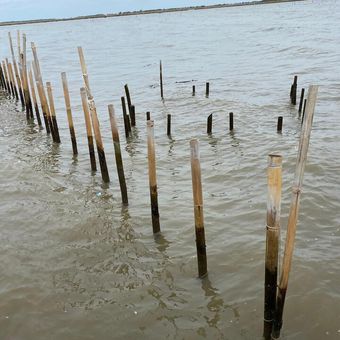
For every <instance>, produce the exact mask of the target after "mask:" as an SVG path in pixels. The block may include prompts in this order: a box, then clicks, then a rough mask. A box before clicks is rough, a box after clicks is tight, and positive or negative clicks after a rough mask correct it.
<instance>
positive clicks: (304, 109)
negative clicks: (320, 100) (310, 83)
mask: <svg viewBox="0 0 340 340" xmlns="http://www.w3.org/2000/svg"><path fill="white" fill-rule="evenodd" d="M306 104H307V99H305V100H304V102H303V112H302V118H301V125H302V124H303V121H304V119H305V111H306Z"/></svg>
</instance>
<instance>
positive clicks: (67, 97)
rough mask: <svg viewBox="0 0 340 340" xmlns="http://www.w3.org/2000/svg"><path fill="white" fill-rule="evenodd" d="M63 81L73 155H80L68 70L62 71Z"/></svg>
mask: <svg viewBox="0 0 340 340" xmlns="http://www.w3.org/2000/svg"><path fill="white" fill-rule="evenodd" d="M61 81H62V84H63V90H64V99H65V106H66V113H67V121H68V127H69V130H70V136H71V142H72V150H73V155H74V156H77V155H78V148H77V139H76V133H75V131H74V125H73V117H72V108H71V100H70V93H69V90H68V83H67V77H66V72H62V73H61Z"/></svg>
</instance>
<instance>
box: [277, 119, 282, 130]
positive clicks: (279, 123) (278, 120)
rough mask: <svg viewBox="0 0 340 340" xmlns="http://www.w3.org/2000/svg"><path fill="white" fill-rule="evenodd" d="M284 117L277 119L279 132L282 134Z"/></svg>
mask: <svg viewBox="0 0 340 340" xmlns="http://www.w3.org/2000/svg"><path fill="white" fill-rule="evenodd" d="M282 123H283V117H282V116H280V117H277V132H282Z"/></svg>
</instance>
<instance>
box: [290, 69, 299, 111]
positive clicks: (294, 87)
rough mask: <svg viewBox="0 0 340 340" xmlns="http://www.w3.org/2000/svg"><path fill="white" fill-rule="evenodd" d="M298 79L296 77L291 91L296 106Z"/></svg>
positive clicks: (292, 100)
mask: <svg viewBox="0 0 340 340" xmlns="http://www.w3.org/2000/svg"><path fill="white" fill-rule="evenodd" d="M297 79H298V77H297V76H294V82H293V85H292V89H291V102H292V104H293V105H296V92H297Z"/></svg>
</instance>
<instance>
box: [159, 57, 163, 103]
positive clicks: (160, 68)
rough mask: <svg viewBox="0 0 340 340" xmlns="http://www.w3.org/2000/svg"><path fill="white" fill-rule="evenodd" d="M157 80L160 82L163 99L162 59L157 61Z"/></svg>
mask: <svg viewBox="0 0 340 340" xmlns="http://www.w3.org/2000/svg"><path fill="white" fill-rule="evenodd" d="M159 82H160V87H161V98H162V99H164V91H163V66H162V60H160V61H159Z"/></svg>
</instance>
